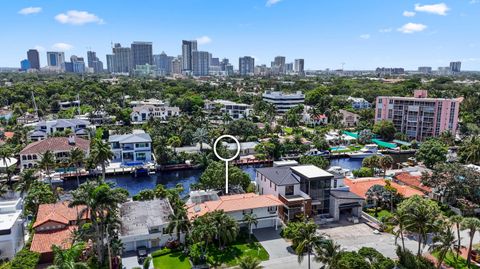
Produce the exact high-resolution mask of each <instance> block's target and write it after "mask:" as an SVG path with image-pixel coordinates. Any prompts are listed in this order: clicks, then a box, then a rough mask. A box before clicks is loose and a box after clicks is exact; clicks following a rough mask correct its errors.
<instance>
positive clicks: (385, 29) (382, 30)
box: [378, 28, 392, 33]
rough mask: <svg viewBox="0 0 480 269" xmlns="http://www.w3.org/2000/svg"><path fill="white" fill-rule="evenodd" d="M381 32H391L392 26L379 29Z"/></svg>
mask: <svg viewBox="0 0 480 269" xmlns="http://www.w3.org/2000/svg"><path fill="white" fill-rule="evenodd" d="M378 31H379V32H380V33H390V32H391V31H392V28H383V29H380V30H378Z"/></svg>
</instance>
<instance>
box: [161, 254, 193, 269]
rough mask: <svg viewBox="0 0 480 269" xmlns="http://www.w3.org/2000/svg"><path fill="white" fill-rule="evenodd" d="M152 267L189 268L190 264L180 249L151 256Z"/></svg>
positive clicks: (165, 268) (166, 268)
mask: <svg viewBox="0 0 480 269" xmlns="http://www.w3.org/2000/svg"><path fill="white" fill-rule="evenodd" d="M153 267H154V268H155V269H190V268H192V266H191V265H190V262H189V260H188V257H187V256H185V255H183V253H182V252H181V251H177V252H172V253H170V254H166V255H163V256H158V257H155V258H153Z"/></svg>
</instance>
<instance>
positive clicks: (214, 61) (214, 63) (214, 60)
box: [210, 57, 220, 66]
mask: <svg viewBox="0 0 480 269" xmlns="http://www.w3.org/2000/svg"><path fill="white" fill-rule="evenodd" d="M210 66H220V59H219V58H215V57H213V58H212V59H210Z"/></svg>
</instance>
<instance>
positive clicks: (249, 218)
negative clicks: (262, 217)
mask: <svg viewBox="0 0 480 269" xmlns="http://www.w3.org/2000/svg"><path fill="white" fill-rule="evenodd" d="M243 222H244V223H246V224H247V225H248V239H251V235H252V226H253V225H255V227H257V225H258V220H257V215H255V214H253V213H247V214H245V215H243Z"/></svg>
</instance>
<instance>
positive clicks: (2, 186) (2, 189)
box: [0, 182, 9, 197]
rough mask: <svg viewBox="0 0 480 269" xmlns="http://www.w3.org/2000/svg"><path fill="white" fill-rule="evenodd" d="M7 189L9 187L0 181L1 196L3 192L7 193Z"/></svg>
mask: <svg viewBox="0 0 480 269" xmlns="http://www.w3.org/2000/svg"><path fill="white" fill-rule="evenodd" d="M8 191H9V188H8V186H7V184H5V183H3V182H2V183H0V197H3V196H4V195H5V194H7V193H8Z"/></svg>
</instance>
